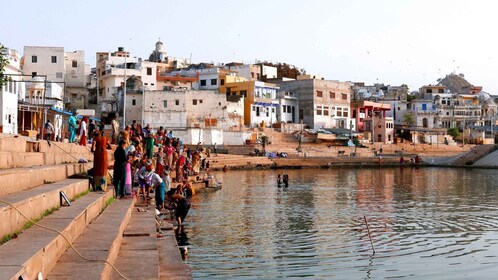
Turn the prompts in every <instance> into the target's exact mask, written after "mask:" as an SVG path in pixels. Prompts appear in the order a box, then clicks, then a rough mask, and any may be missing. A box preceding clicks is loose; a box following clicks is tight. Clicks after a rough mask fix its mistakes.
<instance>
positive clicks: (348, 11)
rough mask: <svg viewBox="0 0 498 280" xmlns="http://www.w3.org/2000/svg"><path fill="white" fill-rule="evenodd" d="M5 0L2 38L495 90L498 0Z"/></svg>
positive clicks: (13, 44)
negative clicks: (456, 82) (160, 47)
mask: <svg viewBox="0 0 498 280" xmlns="http://www.w3.org/2000/svg"><path fill="white" fill-rule="evenodd" d="M19 3H20V2H18V1H13V0H4V1H2V7H10V8H9V9H8V10H3V11H2V17H0V24H1V26H2V27H3V28H2V29H1V30H0V43H2V44H4V45H5V46H6V47H9V48H13V49H16V50H18V51H19V52H20V53H21V54H22V52H23V48H24V46H56V47H64V49H65V50H66V51H74V50H84V51H85V60H86V61H87V63H88V64H90V65H91V66H92V67H93V66H95V53H96V52H100V51H104V52H105V51H115V50H117V48H118V47H124V48H125V50H128V51H130V52H131V55H132V56H137V57H142V58H148V56H149V54H150V53H151V52H152V50H153V49H154V47H155V43H156V42H157V40H158V39H159V38H161V41H162V42H163V43H164V46H165V49H166V51H167V52H168V55H170V56H174V57H184V58H190V57H191V58H192V61H193V62H194V63H199V62H214V63H228V62H233V61H237V62H244V63H254V62H255V60H261V61H264V60H266V61H272V62H285V63H289V64H292V65H295V66H297V67H298V68H304V69H306V72H307V73H308V74H312V75H319V76H321V77H324V78H325V79H329V80H339V81H353V82H365V83H366V84H373V83H376V82H379V83H384V84H386V85H401V84H407V85H409V87H410V90H411V91H413V90H418V88H419V87H421V86H423V85H428V84H435V83H437V79H438V78H444V77H445V75H447V74H450V73H456V74H460V73H463V74H464V75H465V78H466V79H467V80H468V81H469V82H470V83H471V84H473V85H478V86H483V88H484V91H487V92H489V93H492V94H498V79H497V74H498V53H497V52H498V36H497V35H496V34H497V33H496V27H498V16H497V15H496V11H498V1H493V0H489V1H483V0H473V1H470V0H469V1H460V0H450V1H446V0H437V1H434V0H432V1H426V0H414V1H411V0H391V1H387V0H356V1H355V0H344V1H334V0H328V1H327V0H323V1H322V0H313V1H311V0H310V1H304V0H252V1H238V0H231V1H228V0H226V1H225V0H211V1H206V0H182V1H170V0H120V1H114V0H104V1H102V0H101V1H94V0H85V1H83V0H61V1H55V0H45V1H39V0H24V1H22V4H19Z"/></svg>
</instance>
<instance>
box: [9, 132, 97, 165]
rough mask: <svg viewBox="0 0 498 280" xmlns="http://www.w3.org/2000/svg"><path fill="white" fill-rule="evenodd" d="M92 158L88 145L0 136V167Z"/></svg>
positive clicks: (69, 161)
mask: <svg viewBox="0 0 498 280" xmlns="http://www.w3.org/2000/svg"><path fill="white" fill-rule="evenodd" d="M82 158H84V159H87V160H88V161H90V160H92V159H93V155H92V153H91V152H90V147H89V146H79V145H76V144H69V143H62V142H51V144H50V145H49V144H48V143H47V142H46V141H31V140H30V139H28V138H23V137H21V138H13V137H2V138H0V169H6V168H15V167H29V166H40V165H50V164H61V163H75V162H78V160H79V159H82Z"/></svg>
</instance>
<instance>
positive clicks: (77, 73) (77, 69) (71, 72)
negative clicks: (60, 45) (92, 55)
mask: <svg viewBox="0 0 498 280" xmlns="http://www.w3.org/2000/svg"><path fill="white" fill-rule="evenodd" d="M65 67H66V88H65V89H66V92H65V94H64V103H65V105H66V107H68V108H71V109H75V108H79V109H83V108H88V89H87V85H88V84H90V65H89V64H85V52H84V51H74V52H66V53H65Z"/></svg>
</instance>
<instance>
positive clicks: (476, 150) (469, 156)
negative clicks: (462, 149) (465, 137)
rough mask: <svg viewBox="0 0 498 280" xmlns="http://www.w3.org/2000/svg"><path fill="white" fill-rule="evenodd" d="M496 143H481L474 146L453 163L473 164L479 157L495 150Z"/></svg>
mask: <svg viewBox="0 0 498 280" xmlns="http://www.w3.org/2000/svg"><path fill="white" fill-rule="evenodd" d="M495 149H496V148H495V145H479V146H475V147H473V148H472V149H471V150H470V151H468V152H466V153H465V154H463V155H462V156H460V157H459V158H458V159H456V160H455V161H454V162H453V165H472V164H473V163H474V162H476V161H478V160H479V159H481V158H483V157H485V156H487V155H488V154H490V153H492V152H493V151H494V150H495Z"/></svg>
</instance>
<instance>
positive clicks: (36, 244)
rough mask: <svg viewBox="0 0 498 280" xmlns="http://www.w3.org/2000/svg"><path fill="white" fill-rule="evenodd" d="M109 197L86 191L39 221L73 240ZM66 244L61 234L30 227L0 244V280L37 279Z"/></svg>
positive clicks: (104, 194) (62, 251)
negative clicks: (85, 193) (83, 194)
mask: <svg viewBox="0 0 498 280" xmlns="http://www.w3.org/2000/svg"><path fill="white" fill-rule="evenodd" d="M110 198H112V192H106V193H89V194H87V195H85V196H83V197H81V198H79V199H77V200H76V201H74V202H73V203H72V204H71V206H69V207H62V208H60V209H59V210H57V211H55V212H54V213H53V214H51V215H49V216H47V217H46V218H44V219H42V220H41V221H40V222H39V224H41V225H43V226H47V227H50V228H54V229H57V230H59V231H61V232H62V233H63V234H64V235H65V236H66V237H67V238H68V239H69V242H71V243H72V242H74V241H75V239H76V238H77V237H78V236H79V235H80V234H81V233H82V232H83V230H84V229H85V227H87V226H88V225H89V224H90V222H92V221H93V220H94V219H95V218H96V217H97V216H98V215H99V213H100V212H101V211H102V210H103V209H104V208H105V207H106V205H107V201H108V200H109V199H110ZM94 239H95V236H94ZM68 247H69V245H68V243H67V242H66V241H65V240H64V238H63V237H62V236H61V235H59V234H57V233H55V232H53V231H49V230H47V229H43V228H40V227H38V226H33V227H31V228H29V229H27V230H26V231H25V232H23V233H22V234H21V235H19V237H18V238H16V239H12V240H10V241H8V242H7V243H5V244H3V245H2V246H0V279H6V280H8V279H12V280H18V279H21V278H19V277H21V276H23V279H36V278H37V275H38V273H40V272H41V273H42V275H43V276H45V275H47V273H48V272H49V271H50V270H51V269H52V268H53V267H54V266H55V264H56V262H57V260H58V259H59V257H60V256H61V255H62V254H63V253H64V252H65V251H66V249H67V248H68ZM86 265H87V266H86V267H87V268H88V267H89V266H88V264H86ZM44 279H45V278H44ZM83 279H90V278H83Z"/></svg>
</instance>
